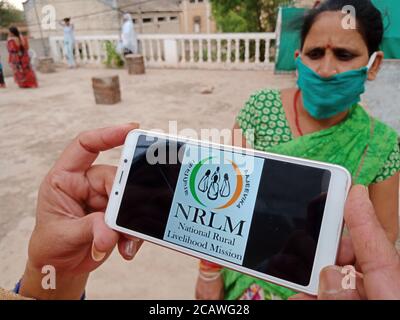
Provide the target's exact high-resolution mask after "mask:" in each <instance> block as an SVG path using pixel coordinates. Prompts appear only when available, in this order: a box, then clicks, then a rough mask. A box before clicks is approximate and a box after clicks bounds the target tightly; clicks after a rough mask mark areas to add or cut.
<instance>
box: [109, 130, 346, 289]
mask: <svg viewBox="0 0 400 320" xmlns="http://www.w3.org/2000/svg"><path fill="white" fill-rule="evenodd" d="M141 135H149V136H152V137H156V138H162V139H169V140H173V141H178V142H182V143H194V144H198V145H201V146H204V147H213V148H217V149H222V150H226V151H228V152H240V153H244V154H246V155H250V156H256V157H262V158H267V159H273V160H278V161H284V162H289V163H294V164H299V165H305V166H311V167H316V168H321V169H325V170H329V171H330V172H331V181H330V184H329V192H328V197H327V201H326V205H325V211H324V216H323V219H322V224H321V230H320V237H319V239H318V244H317V249H316V253H315V259H314V265H313V268H312V272H311V277H310V283H309V284H308V286H302V285H299V284H296V283H293V282H289V281H286V280H283V279H280V278H276V277H272V276H269V275H266V274H264V273H261V272H258V271H255V270H252V269H248V268H246V267H243V266H239V265H236V264H233V263H230V262H227V261H225V260H220V259H218V258H215V257H212V256H208V255H206V254H203V253H201V252H197V251H193V250H191V249H187V248H184V247H181V246H179V245H175V244H173V243H169V242H167V241H165V240H160V239H157V238H154V237H150V236H148V235H146V234H142V233H139V232H135V231H132V230H129V229H126V228H123V227H120V226H118V225H117V224H116V221H117V217H118V212H119V208H120V204H121V200H122V196H123V194H124V190H125V185H126V182H127V179H128V176H129V171H130V168H131V164H132V160H133V155H134V152H135V149H136V144H137V141H138V138H139V136H141ZM126 160H127V161H126ZM350 187H351V175H350V173H349V172H348V170H346V169H345V168H343V167H341V166H338V165H333V164H328V163H323V162H319V161H313V160H305V159H300V158H294V157H289V156H282V155H277V154H272V153H267V152H263V151H258V150H253V149H244V148H239V147H235V146H227V145H221V144H217V143H212V142H205V141H199V140H194V139H191V138H186V137H179V136H176V135H169V134H164V133H159V132H152V131H145V130H139V129H136V130H133V131H131V132H130V133H129V134H128V136H127V138H126V141H125V145H124V148H123V151H122V155H121V160H120V164H119V166H118V169H117V173H116V176H115V180H114V184H113V188H112V191H111V194H110V197H109V202H108V205H107V209H106V214H105V221H106V224H107V225H108V226H109V227H110V228H112V229H114V230H116V231H119V232H121V233H125V234H128V235H131V236H135V237H138V238H140V239H143V240H146V241H149V242H152V243H155V244H157V245H161V246H163V247H166V248H169V249H172V250H175V251H178V252H181V253H184V254H187V255H190V256H193V257H195V258H200V259H205V260H208V261H212V262H214V263H217V264H220V265H222V266H224V267H227V268H230V269H233V270H236V271H239V272H242V273H245V274H248V275H250V276H254V277H257V278H260V279H262V280H265V281H268V282H271V283H275V284H277V285H281V286H284V287H287V288H290V289H292V290H295V291H299V292H304V293H308V294H312V295H316V294H317V292H318V283H319V274H320V272H321V270H322V269H323V268H324V267H326V266H329V265H334V264H335V262H336V258H337V252H338V247H339V242H340V238H341V235H342V229H343V211H344V204H345V200H346V198H347V194H348V192H349V190H350Z"/></svg>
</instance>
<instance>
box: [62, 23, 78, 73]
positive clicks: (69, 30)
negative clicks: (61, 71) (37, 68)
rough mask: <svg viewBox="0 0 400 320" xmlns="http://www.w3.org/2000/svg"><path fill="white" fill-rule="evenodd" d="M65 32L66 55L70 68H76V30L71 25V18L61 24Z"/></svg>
mask: <svg viewBox="0 0 400 320" xmlns="http://www.w3.org/2000/svg"><path fill="white" fill-rule="evenodd" d="M60 25H61V26H62V27H63V30H64V54H65V56H66V57H67V62H68V67H69V68H71V69H72V68H76V63H75V56H74V47H75V34H74V32H75V30H74V25H73V24H72V23H71V18H64V20H63V22H61V23H60Z"/></svg>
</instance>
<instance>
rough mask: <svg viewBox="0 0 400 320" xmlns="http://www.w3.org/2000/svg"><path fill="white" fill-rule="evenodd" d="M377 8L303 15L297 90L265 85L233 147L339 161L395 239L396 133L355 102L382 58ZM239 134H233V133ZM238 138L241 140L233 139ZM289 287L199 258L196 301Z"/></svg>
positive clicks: (366, 3) (277, 293) (366, 1)
mask: <svg viewBox="0 0 400 320" xmlns="http://www.w3.org/2000/svg"><path fill="white" fill-rule="evenodd" d="M346 5H352V6H353V7H354V8H355V10H356V17H357V20H356V22H357V26H356V29H345V28H344V27H343V25H342V22H343V19H344V14H343V13H342V8H343V7H344V6H346ZM382 37H383V23H382V16H381V14H380V12H379V11H378V10H377V9H376V8H375V7H374V5H373V4H372V3H371V2H370V0H327V1H324V2H323V3H321V4H320V5H319V6H318V7H317V8H315V9H313V10H311V12H310V13H309V14H308V15H307V16H306V18H305V21H304V25H303V29H302V37H301V48H300V51H298V52H296V65H297V71H298V82H297V85H298V88H291V89H284V90H270V89H263V90H260V91H258V92H256V93H255V94H254V95H252V96H251V97H250V99H249V101H248V102H247V103H246V105H245V106H244V108H243V109H242V110H241V111H240V112H239V115H238V116H237V119H236V123H235V127H234V129H235V130H241V131H242V139H241V140H242V141H237V139H236V141H235V140H234V141H233V142H234V144H235V145H238V146H246V145H247V146H250V147H252V148H254V149H257V150H262V151H268V152H274V153H279V154H284V155H290V156H296V157H302V158H307V159H312V160H319V161H324V162H329V163H333V164H338V165H341V166H344V167H346V168H347V169H348V170H349V171H350V173H351V174H352V177H353V184H362V185H365V186H367V187H368V189H369V193H370V198H371V200H372V202H373V204H374V207H375V210H376V213H377V217H378V219H379V221H380V223H381V224H382V226H383V228H384V229H385V231H386V234H387V236H388V238H389V239H390V240H391V241H392V242H395V241H396V239H397V237H398V226H399V221H398V212H399V171H400V151H399V145H398V136H397V133H396V132H395V131H394V130H393V129H391V128H390V127H388V126H387V125H385V124H383V123H382V122H380V121H379V120H377V119H374V118H373V117H371V116H370V115H369V114H368V113H367V111H365V109H364V108H363V107H362V106H361V105H360V104H359V102H360V96H361V94H362V93H363V92H364V90H365V89H364V83H365V81H366V80H367V79H368V80H370V81H372V80H374V79H375V78H376V75H377V73H378V71H379V67H380V65H381V62H382V60H383V52H381V51H379V46H380V43H381V41H382ZM236 136H237V135H235V134H234V137H236ZM239 140H240V139H239ZM293 294H294V292H293V291H291V290H289V289H286V288H283V287H279V286H277V285H273V284H270V283H267V282H265V281H262V280H259V279H255V278H252V277H249V276H246V275H243V274H240V273H238V272H234V271H231V270H228V269H222V270H219V269H218V267H217V266H215V265H210V264H206V263H204V262H203V263H201V269H200V275H199V279H198V282H197V288H196V296H197V298H200V299H222V298H225V299H228V300H237V299H253V300H255V299H257V300H261V299H268V300H269V299H287V298H288V297H290V296H291V295H293Z"/></svg>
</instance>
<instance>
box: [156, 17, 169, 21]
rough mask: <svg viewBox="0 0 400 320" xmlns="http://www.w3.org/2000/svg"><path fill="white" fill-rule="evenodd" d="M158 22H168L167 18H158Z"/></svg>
mask: <svg viewBox="0 0 400 320" xmlns="http://www.w3.org/2000/svg"><path fill="white" fill-rule="evenodd" d="M157 20H158V22H165V21H166V20H167V18H166V17H158V19H157Z"/></svg>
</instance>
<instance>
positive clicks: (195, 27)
mask: <svg viewBox="0 0 400 320" xmlns="http://www.w3.org/2000/svg"><path fill="white" fill-rule="evenodd" d="M193 31H194V33H200V32H201V17H199V16H196V17H194V19H193Z"/></svg>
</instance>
